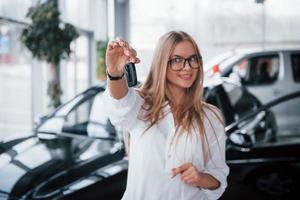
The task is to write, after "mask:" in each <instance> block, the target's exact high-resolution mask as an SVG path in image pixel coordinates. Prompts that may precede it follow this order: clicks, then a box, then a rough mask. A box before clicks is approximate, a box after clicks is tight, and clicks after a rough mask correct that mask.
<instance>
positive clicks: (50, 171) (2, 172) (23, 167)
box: [0, 133, 122, 197]
mask: <svg viewBox="0 0 300 200" xmlns="http://www.w3.org/2000/svg"><path fill="white" fill-rule="evenodd" d="M47 136H48V137H47ZM42 138H43V139H42ZM42 138H41V137H38V136H37V135H36V136H31V137H28V138H26V139H22V140H19V141H18V143H16V144H15V145H12V146H11V147H10V148H7V149H5V151H4V152H3V153H2V154H1V155H0V177H1V179H0V193H1V194H9V195H10V196H11V197H20V196H21V195H23V194H24V192H25V191H28V190H29V189H31V188H33V186H34V185H36V184H38V183H40V182H42V181H43V180H44V179H46V178H47V177H49V176H52V175H54V174H56V173H58V172H60V171H62V170H65V169H68V168H70V167H73V166H76V165H80V164H81V163H84V162H87V161H88V160H92V159H95V158H99V157H103V156H106V155H110V154H114V153H116V152H118V151H119V150H120V148H122V147H121V146H120V143H117V142H112V141H104V140H99V139H95V138H89V137H79V138H78V137H71V136H69V137H66V136H60V135H53V134H49V135H48V134H47V133H43V137H42Z"/></svg>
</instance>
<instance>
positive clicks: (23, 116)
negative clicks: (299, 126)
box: [0, 20, 32, 138]
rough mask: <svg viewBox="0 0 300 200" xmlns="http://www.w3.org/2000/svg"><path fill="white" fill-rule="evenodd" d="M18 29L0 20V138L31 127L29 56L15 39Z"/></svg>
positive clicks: (20, 27) (12, 24)
mask: <svg viewBox="0 0 300 200" xmlns="http://www.w3.org/2000/svg"><path fill="white" fill-rule="evenodd" d="M22 28H23V26H22V25H21V24H18V23H13V22H9V21H5V20H0V96H1V98H0V113H1V115H0V138H1V137H2V136H5V135H6V136H7V135H11V134H20V133H25V132H28V131H30V130H31V128H32V104H31V102H32V87H31V79H32V71H31V56H30V54H29V52H28V51H26V50H25V49H24V47H23V46H22V44H21V42H20V40H19V37H20V34H21V31H22ZM1 134H3V135H1Z"/></svg>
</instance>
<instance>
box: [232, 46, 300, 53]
mask: <svg viewBox="0 0 300 200" xmlns="http://www.w3.org/2000/svg"><path fill="white" fill-rule="evenodd" d="M284 51H300V46H299V47H295V46H293V47H286V46H285V47H252V48H236V49H234V50H232V52H233V54H236V55H243V54H252V53H273V52H284Z"/></svg>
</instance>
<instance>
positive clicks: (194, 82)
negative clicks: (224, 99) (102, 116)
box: [105, 31, 229, 200]
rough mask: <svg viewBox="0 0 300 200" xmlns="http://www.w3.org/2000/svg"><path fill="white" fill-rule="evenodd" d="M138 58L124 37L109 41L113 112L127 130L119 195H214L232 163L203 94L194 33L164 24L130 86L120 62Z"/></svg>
mask: <svg viewBox="0 0 300 200" xmlns="http://www.w3.org/2000/svg"><path fill="white" fill-rule="evenodd" d="M129 61H130V62H133V63H139V62H140V60H139V58H138V57H137V54H136V51H135V50H134V49H133V48H131V47H130V46H129V45H128V43H127V42H126V41H123V40H122V39H117V40H116V41H111V42H110V43H109V44H108V48H107V52H106V64H107V73H108V77H109V78H108V89H107V90H106V92H105V101H106V104H107V108H108V109H109V113H110V119H111V121H112V123H113V124H114V125H119V126H121V127H123V128H124V129H126V130H128V131H129V132H130V148H129V152H130V156H129V170H128V180H127V188H126V191H125V194H124V196H123V199H124V200H127V199H128V200H144V199H146V200H147V199H151V200H152V199H153V200H159V199H162V200H168V199H169V200H174V199H181V200H190V199H197V200H199V199H218V198H219V197H220V196H221V195H222V193H223V192H224V190H225V188H226V186H227V182H226V177H227V175H228V172H229V169H228V167H227V165H226V163H225V133H224V125H223V122H222V118H221V114H220V112H219V110H218V109H217V108H215V107H213V106H212V105H209V104H206V103H205V102H203V101H202V92H203V87H202V83H203V65H202V59H201V55H200V52H199V49H198V47H197V45H196V43H195V41H194V40H193V39H192V38H191V37H190V36H189V35H188V34H186V33H185V32H175V31H172V32H169V33H166V34H165V35H163V36H162V37H161V39H160V40H159V43H158V45H157V47H156V49H155V52H154V57H153V62H152V65H151V69H150V73H149V75H148V77H147V79H146V81H145V83H144V84H143V85H142V87H141V88H140V89H137V90H135V89H133V88H128V87H127V83H126V80H125V78H124V71H123V66H124V64H125V63H127V62H129Z"/></svg>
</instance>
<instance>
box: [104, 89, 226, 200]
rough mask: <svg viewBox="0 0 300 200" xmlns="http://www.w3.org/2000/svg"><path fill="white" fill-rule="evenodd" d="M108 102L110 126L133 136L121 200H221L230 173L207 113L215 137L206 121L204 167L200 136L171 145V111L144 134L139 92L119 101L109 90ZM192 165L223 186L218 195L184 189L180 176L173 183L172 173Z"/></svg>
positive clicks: (221, 136)
mask: <svg viewBox="0 0 300 200" xmlns="http://www.w3.org/2000/svg"><path fill="white" fill-rule="evenodd" d="M104 102H105V107H106V109H108V110H107V112H108V113H109V117H110V120H111V122H112V124H114V125H117V126H121V127H122V128H124V129H126V130H128V131H129V132H130V148H129V152H130V155H129V169H128V178H127V188H126V191H125V193H124V196H123V198H122V199H123V200H194V199H195V200H201V199H218V198H219V197H220V196H221V195H222V193H223V192H224V190H225V188H226V187H227V181H226V178H227V175H228V173H229V168H228V166H227V165H226V162H225V131H224V126H223V125H222V124H221V123H220V122H219V121H218V119H217V117H216V116H215V115H214V114H213V113H212V112H211V111H209V110H207V111H206V113H207V116H208V118H209V119H210V121H211V124H212V126H213V127H214V129H215V133H214V132H213V130H212V127H211V125H210V123H209V122H208V121H207V119H206V120H205V122H204V124H205V129H206V134H207V139H208V144H209V148H210V156H208V158H209V160H208V162H207V164H206V166H204V162H203V156H202V148H201V139H200V137H199V134H198V133H197V132H196V131H194V132H193V133H192V134H183V135H182V136H180V137H179V138H178V140H175V141H174V142H172V138H173V136H174V133H175V124H174V118H173V115H172V113H171V112H170V107H169V106H168V105H167V106H166V107H165V109H164V112H165V113H167V114H166V115H165V117H163V119H162V120H160V121H159V122H158V123H157V124H155V125H154V126H152V127H151V128H150V129H148V130H147V131H146V132H144V131H145V129H146V128H147V127H148V124H147V123H146V122H144V121H142V120H140V119H138V114H139V111H140V108H141V106H142V104H143V102H144V100H143V98H142V97H141V96H140V95H139V94H138V92H137V91H136V90H134V89H133V88H129V91H128V93H127V94H126V96H125V97H123V98H122V99H119V100H117V99H114V98H113V97H111V95H110V93H109V90H108V89H107V90H106V91H105V93H104ZM215 135H217V138H218V141H217V140H216V136H215ZM206 146H207V144H206ZM189 162H190V163H192V164H193V165H194V166H195V167H197V169H198V170H199V171H201V172H205V173H208V174H210V175H212V176H213V177H215V178H216V179H217V180H219V181H220V183H221V186H220V187H219V188H217V189H215V190H208V189H200V188H198V187H193V186H190V185H187V184H186V183H184V182H183V181H182V180H181V177H180V174H178V175H176V176H175V177H174V178H171V172H172V169H173V168H176V167H179V166H181V165H182V164H184V163H189Z"/></svg>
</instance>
